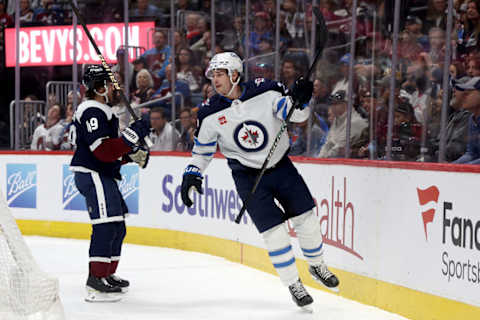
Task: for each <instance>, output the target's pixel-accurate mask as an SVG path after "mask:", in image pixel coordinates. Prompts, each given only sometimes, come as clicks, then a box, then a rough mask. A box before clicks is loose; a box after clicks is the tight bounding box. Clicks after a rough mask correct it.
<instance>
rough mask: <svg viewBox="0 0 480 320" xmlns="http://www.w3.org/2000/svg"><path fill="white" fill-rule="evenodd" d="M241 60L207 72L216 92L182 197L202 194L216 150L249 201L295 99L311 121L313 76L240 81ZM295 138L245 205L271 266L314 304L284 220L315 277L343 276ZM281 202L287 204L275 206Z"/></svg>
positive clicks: (297, 117)
mask: <svg viewBox="0 0 480 320" xmlns="http://www.w3.org/2000/svg"><path fill="white" fill-rule="evenodd" d="M242 72H243V66H242V61H241V60H240V58H239V57H238V56H237V55H236V54H235V53H233V52H224V53H219V54H217V55H215V56H214V57H213V58H212V60H211V61H210V64H209V67H208V68H207V71H206V76H207V78H209V79H211V81H212V85H213V86H214V88H215V90H216V92H217V94H215V95H214V96H212V97H211V98H210V99H209V100H207V101H206V102H205V103H203V104H202V106H201V107H200V108H199V111H198V128H197V131H196V134H195V138H194V147H193V152H192V159H191V161H190V164H189V165H188V166H187V168H186V169H185V172H184V174H183V181H182V187H181V195H182V200H183V202H184V204H185V205H187V206H189V207H190V206H191V205H192V204H193V203H192V200H191V198H190V197H191V193H190V191H191V189H192V188H193V189H195V190H196V191H197V192H199V193H202V179H203V173H204V172H205V169H206V168H207V166H208V164H209V163H210V161H211V159H212V157H213V154H214V153H215V152H216V150H217V146H218V147H219V148H220V151H221V152H222V153H223V155H224V156H225V157H226V158H227V162H228V165H229V167H230V169H231V171H232V176H233V179H234V181H235V186H236V189H237V191H238V193H239V195H240V197H241V198H242V200H243V201H245V200H246V198H247V197H248V195H249V193H250V191H251V190H252V187H253V184H254V181H255V178H256V177H257V175H258V172H259V171H260V168H261V167H262V164H263V162H264V160H265V158H266V157H267V154H268V152H269V150H270V148H271V146H272V144H273V141H274V139H275V136H276V134H277V133H278V132H279V130H280V127H281V125H282V122H283V121H284V119H285V118H286V116H287V114H288V111H289V109H290V108H292V107H293V106H294V104H293V103H292V100H293V101H297V102H299V104H295V105H299V106H300V108H299V109H297V110H294V113H293V115H292V117H291V120H292V121H294V122H302V121H305V120H306V119H307V118H308V117H309V108H304V106H305V105H306V104H307V103H308V102H309V100H310V98H311V95H312V88H313V85H312V82H311V81H308V80H304V79H301V78H300V79H298V80H297V81H296V82H295V85H294V87H293V89H292V91H291V92H289V91H288V90H287V89H286V88H285V87H284V85H283V84H281V83H279V82H275V81H272V80H267V79H263V78H257V79H255V80H253V81H248V82H246V83H242V84H240V79H241V76H242ZM288 149H289V138H288V134H287V133H286V132H284V134H283V136H282V138H281V139H280V142H279V143H278V146H277V149H276V150H275V153H274V155H273V156H272V158H271V161H270V164H269V166H268V168H267V170H266V172H265V174H264V176H263V177H262V179H261V180H260V183H259V185H258V188H257V190H256V192H255V194H254V196H253V197H252V199H251V201H250V202H249V203H248V206H247V211H248V213H249V215H250V217H251V219H252V221H253V223H254V224H255V226H256V228H257V229H258V231H259V232H260V234H261V235H262V237H263V239H264V241H265V245H266V248H267V250H268V252H269V256H270V259H271V261H272V263H273V266H274V267H275V269H276V270H277V272H278V274H279V276H280V279H281V281H282V283H283V284H284V285H286V286H287V287H288V289H289V291H290V293H291V295H292V299H293V300H294V301H295V303H296V304H297V305H298V306H300V307H304V306H308V305H309V304H311V303H312V302H313V299H312V297H311V296H310V295H309V294H308V292H307V291H306V289H305V287H304V286H303V284H302V282H301V281H300V278H299V276H298V270H297V268H296V265H295V257H294V253H293V250H292V246H291V244H290V237H289V235H288V232H287V228H286V226H285V223H284V222H285V221H286V220H288V219H290V222H291V223H292V225H293V226H294V228H295V230H296V233H297V237H298V241H299V243H300V247H301V249H302V250H303V254H304V256H305V258H306V260H307V262H308V263H309V272H310V274H311V275H312V277H313V278H314V279H315V280H316V281H318V282H319V283H321V284H322V285H324V286H326V287H327V288H329V289H332V290H334V291H338V285H339V281H338V279H337V277H336V276H335V275H334V274H333V273H331V272H330V271H329V270H328V268H327V266H326V264H325V262H324V260H323V252H324V250H323V242H322V235H321V232H320V223H319V220H318V218H317V217H316V216H315V214H314V212H313V208H314V206H315V204H314V201H313V198H312V195H311V194H310V191H309V189H308V187H307V186H306V184H305V182H304V180H303V178H302V177H301V176H300V174H299V173H298V171H297V170H296V169H295V167H294V166H293V164H292V162H291V161H290V159H289V158H288V156H287V154H288ZM275 200H277V201H278V202H279V203H280V205H281V207H282V208H283V210H282V209H280V207H279V206H277V205H276V203H275Z"/></svg>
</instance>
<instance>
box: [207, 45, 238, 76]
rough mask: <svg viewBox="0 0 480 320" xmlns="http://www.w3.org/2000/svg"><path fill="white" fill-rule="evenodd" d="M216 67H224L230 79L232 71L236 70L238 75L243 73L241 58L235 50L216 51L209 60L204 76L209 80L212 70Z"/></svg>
mask: <svg viewBox="0 0 480 320" xmlns="http://www.w3.org/2000/svg"><path fill="white" fill-rule="evenodd" d="M217 69H226V70H227V71H228V76H229V77H230V79H231V78H232V75H233V71H238V73H239V74H240V75H242V74H243V65H242V60H241V59H240V57H239V56H238V55H237V54H236V53H235V52H222V53H217V54H216V55H214V56H213V58H212V60H210V64H209V65H208V68H207V71H206V72H205V76H206V77H207V78H208V79H210V80H211V79H212V78H213V71H214V70H217Z"/></svg>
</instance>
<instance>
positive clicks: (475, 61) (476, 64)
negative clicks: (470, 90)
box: [467, 57, 480, 77]
mask: <svg viewBox="0 0 480 320" xmlns="http://www.w3.org/2000/svg"><path fill="white" fill-rule="evenodd" d="M467 75H468V76H469V77H480V58H479V57H476V58H471V59H468V62H467Z"/></svg>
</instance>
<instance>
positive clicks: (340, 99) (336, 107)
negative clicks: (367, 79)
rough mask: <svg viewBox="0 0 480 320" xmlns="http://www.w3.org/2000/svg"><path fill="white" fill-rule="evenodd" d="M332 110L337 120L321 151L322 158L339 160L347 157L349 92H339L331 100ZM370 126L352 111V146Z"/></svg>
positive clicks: (332, 125) (334, 121)
mask: <svg viewBox="0 0 480 320" xmlns="http://www.w3.org/2000/svg"><path fill="white" fill-rule="evenodd" d="M329 104H330V109H331V110H332V113H333V115H334V116H335V119H334V120H333V123H332V124H331V126H330V130H329V131H328V135H327V140H326V141H325V144H324V145H323V146H322V148H321V149H320V153H319V155H318V156H319V157H320V158H339V157H343V156H344V155H345V146H346V144H347V137H346V128H347V120H348V119H347V91H346V90H339V91H337V92H335V93H333V94H332V95H331V96H330V98H329ZM367 126H368V122H367V120H365V119H363V118H362V117H361V116H360V115H359V114H358V112H357V111H355V109H352V117H351V127H350V144H351V145H352V144H354V143H355V142H356V141H357V140H358V139H359V137H360V134H361V133H362V131H363V130H364V129H365V128H366V127H367Z"/></svg>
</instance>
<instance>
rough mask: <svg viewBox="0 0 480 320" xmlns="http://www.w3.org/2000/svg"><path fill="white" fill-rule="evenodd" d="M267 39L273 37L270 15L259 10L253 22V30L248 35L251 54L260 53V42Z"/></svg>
mask: <svg viewBox="0 0 480 320" xmlns="http://www.w3.org/2000/svg"><path fill="white" fill-rule="evenodd" d="M263 38H265V39H268V38H270V39H273V35H272V31H271V26H270V16H269V15H268V14H267V13H266V12H263V11H261V12H257V13H256V14H255V18H254V22H253V31H252V32H251V33H250V35H249V36H248V46H249V48H250V55H257V54H260V42H261V40H262V39H263Z"/></svg>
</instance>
